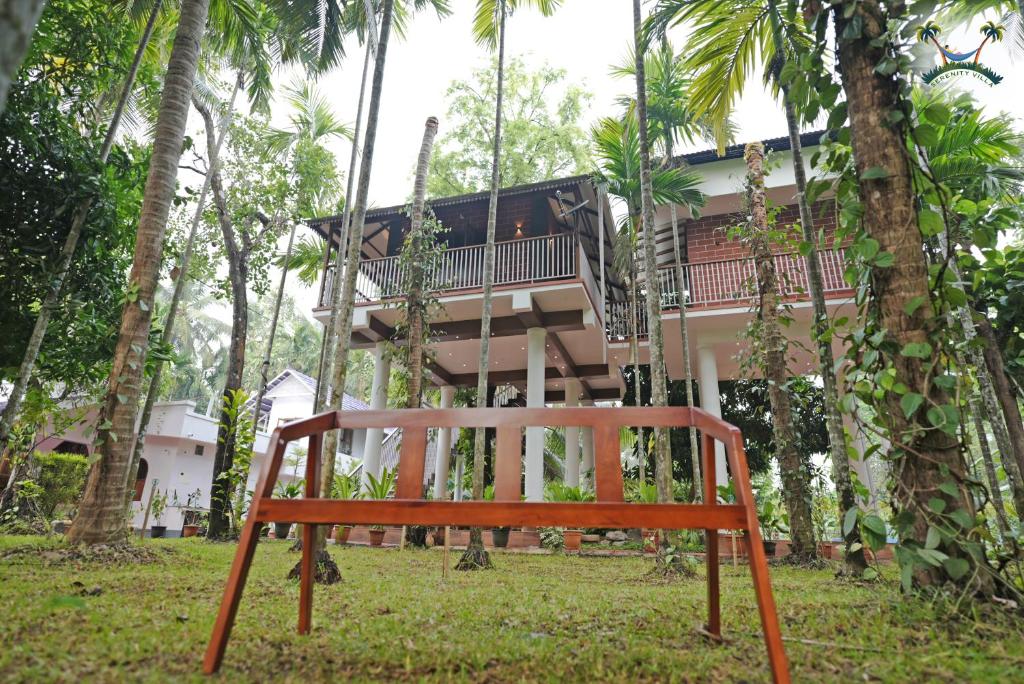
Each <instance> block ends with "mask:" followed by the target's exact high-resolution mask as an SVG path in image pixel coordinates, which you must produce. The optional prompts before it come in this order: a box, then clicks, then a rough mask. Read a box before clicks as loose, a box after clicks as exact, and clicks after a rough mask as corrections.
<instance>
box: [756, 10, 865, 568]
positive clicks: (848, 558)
mask: <svg viewBox="0 0 1024 684" xmlns="http://www.w3.org/2000/svg"><path fill="white" fill-rule="evenodd" d="M769 17H770V21H771V27H772V42H773V43H774V46H775V52H776V54H777V55H779V56H780V59H779V60H778V62H777V64H776V66H777V70H776V71H775V78H776V81H778V80H779V78H778V74H779V72H780V71H781V70H782V67H783V66H785V59H786V57H785V55H787V52H786V44H785V41H784V40H783V36H782V17H781V16H780V15H779V9H778V3H777V2H776V1H775V0H769ZM781 87H782V101H783V105H784V107H785V110H786V127H787V129H788V131H789V147H790V150H791V151H792V154H793V176H794V179H795V181H796V198H797V206H798V208H799V211H800V228H801V230H802V232H803V241H804V243H805V244H806V245H807V254H806V256H805V257H804V264H805V266H806V269H807V290H808V294H809V295H810V297H811V306H812V307H813V315H814V320H813V324H812V328H811V337H812V339H813V340H814V342H815V346H816V347H817V351H818V369H819V374H820V375H821V382H822V386H823V387H822V390H823V391H822V399H823V403H824V405H825V427H826V430H827V431H828V442H829V447H830V452H831V456H832V480H833V482H834V483H835V486H836V502H837V503H838V504H839V511H838V513H839V517H838V518H837V520H845V518H846V513H847V511H849V510H851V509H853V508H855V507H856V506H857V497H856V495H855V494H854V490H853V478H852V477H851V475H850V460H849V456H848V455H847V451H846V432H845V431H844V430H843V418H842V416H841V415H840V412H839V387H838V383H837V382H836V370H835V368H836V364H835V358H834V356H833V354H832V331H831V330H830V326H829V321H828V309H826V308H825V282H824V279H823V278H822V275H821V261H820V260H819V258H818V233H817V231H815V229H814V215H813V214H812V213H811V206H810V204H809V203H808V201H807V172H806V170H805V169H804V152H803V144H802V143H801V142H800V124H799V123H798V121H797V114H796V107H795V105H794V104H793V98H792V96H791V95H790V92H789V86H788V85H782V86H781ZM843 542H844V544H845V548H844V551H843V569H842V573H841V574H847V575H851V576H860V575H863V574H864V570H865V569H867V566H868V564H867V559H866V558H865V556H864V547H863V544H862V542H861V536H860V524H859V522H857V521H854V524H853V526H852V527H851V528H850V531H849V532H848V533H847V534H846V535H845V536H844V537H843Z"/></svg>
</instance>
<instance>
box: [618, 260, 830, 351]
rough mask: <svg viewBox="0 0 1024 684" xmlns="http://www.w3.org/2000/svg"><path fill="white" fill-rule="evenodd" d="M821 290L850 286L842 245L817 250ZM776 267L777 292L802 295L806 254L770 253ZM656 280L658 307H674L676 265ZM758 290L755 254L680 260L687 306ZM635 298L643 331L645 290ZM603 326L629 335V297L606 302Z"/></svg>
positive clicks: (746, 296) (738, 301)
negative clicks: (708, 259) (657, 285)
mask: <svg viewBox="0 0 1024 684" xmlns="http://www.w3.org/2000/svg"><path fill="white" fill-rule="evenodd" d="M818 259H819V263H820V264H821V275H822V280H823V282H824V285H825V294H830V293H833V292H842V291H845V290H848V289H849V288H850V286H849V285H848V284H847V283H846V281H845V280H843V271H844V269H845V268H846V266H845V261H844V250H842V249H837V250H829V251H822V252H819V253H818ZM774 261H775V270H776V272H777V273H778V274H779V294H780V295H782V296H784V297H790V296H801V295H806V293H807V269H806V267H805V265H804V258H803V257H802V256H800V255H799V254H776V255H774ZM658 284H659V285H660V287H661V308H662V310H663V311H664V310H667V309H678V308H679V301H680V292H679V288H678V287H677V283H676V270H675V266H666V267H662V268H660V269H658ZM756 292H757V282H756V269H755V265H754V259H753V258H752V257H747V258H743V259H728V260H725V261H706V262H699V263H693V264H683V297H682V299H683V300H684V301H685V302H686V306H687V308H690V307H695V306H724V305H729V304H733V305H743V304H747V303H749V302H750V300H751V299H752V298H753V297H754V295H755V294H756ZM638 300H639V301H638V303H637V309H638V311H637V320H638V325H637V332H638V334H639V335H641V336H646V335H647V304H646V300H645V299H644V296H643V294H641V295H640V296H639V297H638ZM607 309H608V315H607V316H606V319H607V320H608V326H607V332H608V337H609V339H612V340H622V339H626V338H628V337H629V335H630V334H631V331H632V327H631V325H630V310H629V302H623V301H615V302H609V303H608V307H607Z"/></svg>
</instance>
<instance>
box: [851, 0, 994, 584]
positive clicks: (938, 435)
mask: <svg viewBox="0 0 1024 684" xmlns="http://www.w3.org/2000/svg"><path fill="white" fill-rule="evenodd" d="M844 7H845V5H841V6H836V7H835V8H834V9H833V19H834V21H835V27H836V35H837V36H840V39H839V41H838V42H839V51H838V62H839V70H840V71H841V73H842V78H843V88H844V90H845V91H846V101H847V110H848V113H849V118H850V132H851V140H852V145H853V156H854V162H855V167H856V171H857V174H858V177H860V179H861V180H860V186H859V187H860V201H861V205H862V208H863V218H862V219H861V220H862V224H861V225H862V228H863V230H864V232H865V233H866V234H867V235H868V236H869V237H871V238H873V239H875V240H877V241H878V244H879V248H880V251H882V252H886V253H889V254H892V255H893V258H894V261H893V265H892V266H890V267H878V266H875V267H872V271H871V289H872V295H873V296H872V298H871V300H870V307H869V316H871V317H873V318H874V319H875V320H876V321H877V323H878V326H879V329H880V330H882V331H884V333H885V335H886V338H887V341H888V343H889V344H890V345H891V346H892V348H894V349H904V348H905V347H906V345H907V344H911V343H916V344H927V343H928V334H929V332H930V331H932V330H934V329H935V328H936V327H937V326H939V325H941V324H942V323H941V322H940V321H939V320H937V319H936V317H935V315H934V313H933V311H932V307H931V306H929V305H928V302H930V301H931V297H930V292H929V286H928V266H927V262H926V260H925V252H924V245H923V239H922V236H921V233H920V230H919V228H918V223H917V211H916V208H915V202H916V199H917V198H916V195H915V192H914V187H913V184H912V179H911V170H910V167H909V163H908V159H907V155H906V146H905V137H904V130H903V128H902V126H900V125H890V124H888V123H887V122H888V121H889V114H890V113H891V112H893V111H895V110H896V109H898V108H899V106H900V99H899V84H898V82H897V80H896V79H895V78H894V77H892V76H884V75H882V74H880V73H878V72H877V71H876V70H875V67H876V65H877V64H878V63H879V62H881V60H882V59H883V58H884V57H886V56H887V55H888V54H889V53H890V51H891V50H893V49H894V48H893V46H892V45H891V44H890V43H889V42H888V41H887V39H886V38H885V37H884V34H885V30H886V26H887V20H888V19H890V18H898V17H888V16H887V15H886V12H885V10H884V9H883V8H882V7H881V6H880V3H879V2H878V0H863V1H862V2H858V3H857V4H856V5H853V4H850V6H849V7H850V9H851V10H852V13H851V14H850V16H849V17H847V16H844V11H843V10H844ZM892 8H893V9H894V10H896V11H901V10H903V9H904V8H903V7H902V5H893V6H892ZM851 24H852V26H851ZM848 27H849V28H848ZM855 29H856V30H855ZM844 32H847V33H848V34H854V35H855V36H856V37H848V38H844V37H843V36H844V35H845V34H844ZM876 168H880V169H884V170H885V172H886V175H885V177H882V178H878V177H873V178H867V179H865V178H863V176H864V174H865V173H866V172H867V171H868V170H869V169H876ZM872 175H874V174H872ZM911 301H917V302H925V304H924V305H923V306H917V307H916V308H914V309H912V313H910V314H908V313H907V303H908V302H911ZM889 360H890V361H891V363H892V367H893V368H894V370H895V371H896V378H895V379H896V381H898V382H901V383H903V384H904V385H906V386H907V387H908V388H910V390H911V391H913V392H916V393H918V394H920V395H922V396H923V397H924V401H923V402H922V403H921V406H920V408H919V409H917V410H916V411H914V412H913V413H912V414H911V415H910V416H909V417H906V416H905V414H904V411H903V409H902V407H901V406H900V397H899V395H897V394H895V393H892V392H890V393H888V394H887V396H886V399H885V405H884V406H880V407H878V408H879V409H880V410H879V412H878V413H879V416H880V418H881V419H882V420H883V421H885V422H886V423H887V425H886V428H887V431H888V432H889V435H888V437H889V438H890V441H891V443H892V447H891V451H890V458H891V459H893V460H894V461H895V468H894V471H895V472H894V488H895V491H894V492H893V508H894V509H895V511H896V513H897V515H898V516H900V518H901V520H907V521H908V523H909V524H906V525H901V536H902V538H903V541H915V542H917V543H919V544H921V545H924V544H925V540H926V537H927V534H928V529H929V527H930V526H931V519H932V518H933V517H934V513H932V512H931V511H932V508H930V507H929V501H930V500H933V499H941V500H942V501H943V504H942V505H943V506H944V507H945V508H944V511H945V512H946V513H951V512H953V511H955V510H961V511H963V512H964V513H965V514H966V515H967V517H968V518H969V519H970V520H973V519H974V517H975V510H974V502H973V499H972V497H971V494H970V491H969V490H968V488H967V485H966V481H967V477H968V475H967V472H966V466H965V464H964V459H963V455H962V454H961V453H960V444H959V441H958V439H957V437H956V436H955V435H952V434H949V433H946V432H944V431H943V430H939V429H925V430H920V429H917V428H916V427H915V426H931V422H930V421H929V420H928V417H927V410H928V408H929V407H933V406H942V405H945V404H948V403H949V401H950V399H949V397H948V396H947V394H946V392H945V391H943V390H942V389H941V388H940V387H938V386H936V385H935V384H934V383H933V382H931V377H930V373H929V367H930V364H931V363H932V360H931V359H927V360H926V361H922V359H920V358H918V357H916V356H907V355H904V354H900V353H895V354H892V355H891V356H890V359H889ZM926 362H927V364H928V365H926ZM940 486H943V487H944V488H945V489H948V488H949V487H950V486H952V487H953V488H954V490H953V492H954V493H953V495H950V494H949V493H947V492H945V491H943V490H942V489H940V488H939V487H940ZM933 505H938V504H933ZM910 521H912V522H910ZM936 548H938V550H940V551H941V552H943V553H946V554H947V555H948V556H950V558H951V559H964V560H967V562H968V564H969V566H973V567H974V568H976V569H978V570H979V571H978V572H970V571H969V572H966V573H961V572H960V570H961V569H962V567H961V565H960V564H959V563H953V562H947V563H945V564H943V565H940V566H938V567H936V566H932V565H929V564H922V563H916V564H914V566H913V569H912V579H913V582H914V583H915V584H916V586H918V587H933V586H938V585H941V584H943V583H944V582H947V581H950V582H953V583H954V584H957V585H960V586H963V585H966V584H968V583H969V584H971V585H973V587H972V588H974V589H977V590H979V591H981V592H982V593H989V592H991V589H992V584H991V579H990V576H989V575H988V573H987V568H983V567H982V566H983V565H984V564H985V560H984V558H983V557H980V555H979V556H974V555H972V554H971V553H970V552H969V551H968V550H967V549H966V548H965V547H964V546H963V545H962V543H961V542H960V541H958V540H957V538H955V537H950V538H948V539H943V540H942V541H940V543H939V545H938V547H936ZM947 568H954V572H953V573H950V572H949V571H948V570H947Z"/></svg>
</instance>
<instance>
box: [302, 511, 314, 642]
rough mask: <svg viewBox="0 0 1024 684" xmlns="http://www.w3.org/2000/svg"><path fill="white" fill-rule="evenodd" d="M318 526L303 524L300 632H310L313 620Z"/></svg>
mask: <svg viewBox="0 0 1024 684" xmlns="http://www.w3.org/2000/svg"><path fill="white" fill-rule="evenodd" d="M315 544H316V526H315V525H309V524H305V525H303V526H302V567H301V568H300V570H299V634H309V628H310V625H311V624H312V622H313V571H314V570H315V569H316V567H315V566H316V550H315V549H314V548H313V546H314V545H315Z"/></svg>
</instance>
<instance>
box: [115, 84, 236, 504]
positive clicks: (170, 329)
mask: <svg viewBox="0 0 1024 684" xmlns="http://www.w3.org/2000/svg"><path fill="white" fill-rule="evenodd" d="M241 87H242V74H238V77H237V78H236V79H235V87H234V90H232V92H231V99H230V100H229V102H228V109H227V112H226V114H225V115H224V119H223V121H222V122H221V125H220V131H218V133H217V141H216V142H215V143H214V156H218V155H219V153H220V148H221V145H222V144H223V142H224V138H225V137H227V132H228V129H229V128H230V127H231V115H232V112H233V111H234V108H235V98H236V97H237V96H238V91H239V89H240V88H241ZM210 178H211V174H209V173H207V174H206V177H205V178H204V179H203V187H202V190H200V192H199V200H198V202H197V203H196V210H195V213H194V214H193V215H192V224H191V225H190V226H189V230H188V238H187V239H186V240H185V249H184V250H182V252H181V258H180V259H179V260H178V277H177V279H175V281H174V292H173V294H172V295H171V303H170V304H169V305H168V306H167V317H166V318H165V319H164V332H163V337H162V338H161V340H160V342H161V344H163V346H165V347H166V346H167V345H169V344H170V343H171V341H172V340H173V339H174V322H175V320H176V319H177V317H178V307H179V306H180V305H181V297H182V295H183V294H184V292H185V283H186V282H187V281H188V268H189V264H190V263H191V261H192V252H193V251H194V249H195V242H196V233H198V232H199V223H200V221H202V218H203V210H204V209H205V207H206V196H207V194H208V193H209V192H210ZM163 370H164V362H163V360H162V359H157V360H156V362H155V364H154V367H153V375H152V376H151V377H150V379H149V389H147V390H146V400H145V402H144V403H143V405H142V413H141V415H140V418H139V427H138V433H137V434H136V435H135V444H134V446H133V447H132V465H131V469H130V470H129V472H128V484H129V485H130V484H131V483H133V482H135V477H136V475H137V474H138V471H139V460H140V459H141V458H142V452H143V450H144V449H145V447H146V433H147V431H148V430H149V420H150V418H151V417H152V415H153V407H154V406H155V405H156V399H157V396H158V395H159V394H160V381H161V378H162V377H163ZM134 493H135V490H134V489H133V488H132V487H130V486H129V487H128V488H127V491H126V492H125V505H126V506H128V505H130V504H131V499H132V496H133V495H134Z"/></svg>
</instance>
